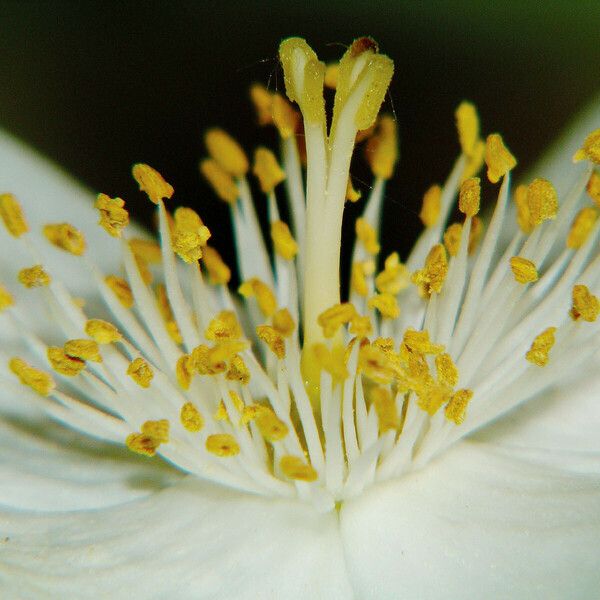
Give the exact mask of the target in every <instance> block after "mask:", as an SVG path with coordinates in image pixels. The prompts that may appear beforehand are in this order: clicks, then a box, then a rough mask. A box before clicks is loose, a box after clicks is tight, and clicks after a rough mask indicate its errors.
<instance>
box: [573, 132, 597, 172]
mask: <svg viewBox="0 0 600 600" xmlns="http://www.w3.org/2000/svg"><path fill="white" fill-rule="evenodd" d="M580 160H591V161H592V162H593V163H595V164H597V165H600V129H596V130H595V131H592V133H590V135H588V136H587V137H586V138H585V141H584V142H583V146H582V147H581V148H580V149H579V150H577V152H575V155H574V156H573V162H579V161H580Z"/></svg>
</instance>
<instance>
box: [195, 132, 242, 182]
mask: <svg viewBox="0 0 600 600" xmlns="http://www.w3.org/2000/svg"><path fill="white" fill-rule="evenodd" d="M204 143H205V144H206V149H207V150H208V153H209V154H210V157H211V158H213V159H214V160H216V161H217V163H218V164H219V166H220V167H221V168H222V169H223V170H224V171H225V172H226V173H229V175H232V176H233V177H243V176H244V175H245V174H246V173H247V172H248V168H249V166H250V165H249V163H248V158H247V157H246V153H245V152H244V151H243V150H242V147H241V146H240V145H239V144H238V143H237V142H236V141H235V140H234V139H233V138H232V137H231V136H230V135H229V134H228V133H226V132H225V131H223V130H222V129H219V128H218V127H215V128H213V129H209V130H208V131H207V132H206V134H205V136H204Z"/></svg>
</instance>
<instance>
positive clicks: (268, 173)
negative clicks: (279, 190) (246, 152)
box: [252, 147, 285, 194]
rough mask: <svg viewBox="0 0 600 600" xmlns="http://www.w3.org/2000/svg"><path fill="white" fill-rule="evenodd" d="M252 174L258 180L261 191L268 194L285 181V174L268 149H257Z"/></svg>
mask: <svg viewBox="0 0 600 600" xmlns="http://www.w3.org/2000/svg"><path fill="white" fill-rule="evenodd" d="M252 172H253V173H254V174H255V175H256V177H257V178H258V182H259V183H260V189H261V190H262V191H263V192H264V193H265V194H268V193H270V192H272V191H273V190H274V189H275V188H276V187H277V186H278V185H279V184H280V183H281V182H282V181H284V180H285V172H284V171H283V170H282V168H281V167H280V166H279V163H278V162H277V159H276V158H275V155H274V154H273V153H272V152H271V151H270V150H268V149H267V148H262V147H261V148H257V149H256V151H255V153H254V167H253V168H252Z"/></svg>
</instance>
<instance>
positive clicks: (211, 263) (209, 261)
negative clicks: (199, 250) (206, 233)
mask: <svg viewBox="0 0 600 600" xmlns="http://www.w3.org/2000/svg"><path fill="white" fill-rule="evenodd" d="M202 260H203V262H204V266H205V267H206V270H207V271H208V276H209V278H210V282H211V283H212V284H214V285H221V284H226V283H229V280H230V279H231V270H230V269H229V267H228V266H227V265H226V264H225V263H224V262H223V259H222V258H221V255H220V254H219V253H218V252H217V251H216V250H215V249H214V248H213V247H212V246H206V247H205V248H204V252H203V256H202Z"/></svg>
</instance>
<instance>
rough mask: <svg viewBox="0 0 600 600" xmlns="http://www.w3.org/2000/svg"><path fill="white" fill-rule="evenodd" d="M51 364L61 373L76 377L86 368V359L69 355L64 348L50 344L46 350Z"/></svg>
mask: <svg viewBox="0 0 600 600" xmlns="http://www.w3.org/2000/svg"><path fill="white" fill-rule="evenodd" d="M46 355H47V357H48V362H49V363H50V366H51V367H52V368H53V369H54V370H55V371H56V372H57V373H60V374H61V375H65V376H66V377H75V376H76V375H79V373H81V371H83V369H85V361H84V360H81V359H80V358H75V357H73V356H68V355H67V354H66V353H65V351H64V350H63V349H62V348H59V347H58V346H50V347H49V348H48V350H47V351H46Z"/></svg>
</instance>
